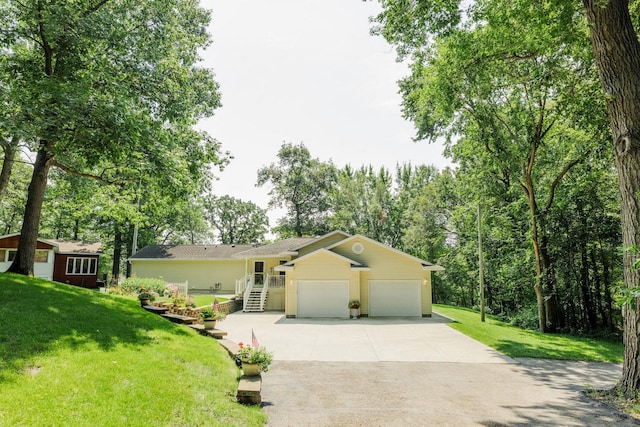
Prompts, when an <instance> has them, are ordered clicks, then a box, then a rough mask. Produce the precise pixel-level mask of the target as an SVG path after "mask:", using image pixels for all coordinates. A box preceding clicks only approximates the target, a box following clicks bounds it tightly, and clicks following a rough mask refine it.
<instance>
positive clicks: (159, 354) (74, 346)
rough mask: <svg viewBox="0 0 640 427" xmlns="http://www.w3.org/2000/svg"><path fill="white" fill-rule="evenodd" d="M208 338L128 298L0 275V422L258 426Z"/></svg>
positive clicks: (258, 414)
mask: <svg viewBox="0 0 640 427" xmlns="http://www.w3.org/2000/svg"><path fill="white" fill-rule="evenodd" d="M239 375H240V371H239V370H238V369H237V368H236V366H235V364H234V363H233V361H232V360H231V359H230V358H229V356H228V355H227V353H226V351H225V350H224V349H223V348H222V347H221V346H220V345H219V344H218V343H217V342H216V340H214V339H211V338H209V337H204V336H201V335H199V334H197V333H196V332H195V331H192V330H191V329H189V328H187V327H184V326H179V325H176V324H173V323H171V322H169V321H167V320H165V319H163V318H162V317H160V316H157V315H155V314H151V313H148V312H146V311H144V310H143V309H142V308H141V307H140V304H139V303H138V302H137V301H134V300H132V299H130V298H125V297H121V296H117V295H109V294H105V293H100V292H97V291H91V290H86V289H82V288H77V287H73V286H68V285H64V284H59V283H53V282H48V281H44V280H39V279H32V278H27V277H24V276H19V275H12V274H6V273H4V274H0V388H1V390H2V391H1V392H0V425H3V426H5V425H6V426H9V425H11V426H20V425H23V426H32V425H47V426H70V425H99V426H123V425H127V426H150V425H157V426H169V425H171V426H187V425H188V426H260V425H263V424H264V423H265V418H266V417H265V415H264V413H263V412H262V411H261V410H260V409H259V408H256V407H247V406H243V405H240V404H238V403H236V402H235V391H236V389H237V381H238V377H239Z"/></svg>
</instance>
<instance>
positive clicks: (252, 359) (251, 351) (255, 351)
mask: <svg viewBox="0 0 640 427" xmlns="http://www.w3.org/2000/svg"><path fill="white" fill-rule="evenodd" d="M238 345H239V346H240V351H238V358H239V359H240V360H241V361H242V362H244V363H255V364H258V365H260V370H261V371H262V372H267V371H268V370H269V365H271V362H272V361H273V354H272V353H271V352H269V351H267V349H266V348H264V347H258V348H255V347H251V346H250V345H244V344H242V343H238Z"/></svg>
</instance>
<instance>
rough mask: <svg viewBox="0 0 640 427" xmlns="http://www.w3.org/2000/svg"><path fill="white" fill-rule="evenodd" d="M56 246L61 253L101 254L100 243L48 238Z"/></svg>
mask: <svg viewBox="0 0 640 427" xmlns="http://www.w3.org/2000/svg"><path fill="white" fill-rule="evenodd" d="M48 242H50V243H53V244H54V245H55V246H57V247H58V253H61V254H101V253H102V244H101V243H88V242H79V241H64V240H48Z"/></svg>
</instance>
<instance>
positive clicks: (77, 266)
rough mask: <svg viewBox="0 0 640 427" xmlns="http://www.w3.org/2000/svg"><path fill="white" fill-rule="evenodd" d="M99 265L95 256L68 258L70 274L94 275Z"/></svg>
mask: <svg viewBox="0 0 640 427" xmlns="http://www.w3.org/2000/svg"><path fill="white" fill-rule="evenodd" d="M97 266H98V263H97V260H96V259H95V258H71V257H70V258H67V274H68V275H74V274H78V275H93V274H96V268H97Z"/></svg>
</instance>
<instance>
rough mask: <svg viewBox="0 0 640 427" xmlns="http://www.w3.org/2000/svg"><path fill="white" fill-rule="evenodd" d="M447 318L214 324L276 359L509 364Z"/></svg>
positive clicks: (237, 318)
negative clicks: (254, 342) (253, 341)
mask: <svg viewBox="0 0 640 427" xmlns="http://www.w3.org/2000/svg"><path fill="white" fill-rule="evenodd" d="M447 322H450V320H449V319H447V318H445V317H442V316H439V315H434V316H433V317H432V318H422V319H420V318H377V319H369V318H361V319H357V320H340V319H287V318H285V317H284V314H282V313H268V312H267V313H241V312H237V313H233V314H232V315H230V316H228V317H227V319H226V320H225V321H224V322H222V323H220V324H219V326H218V327H219V328H220V329H223V330H225V331H227V333H228V335H227V339H230V340H231V341H235V342H243V343H251V330H252V329H253V330H254V332H255V334H256V337H257V338H258V341H259V342H260V344H261V345H263V346H265V347H267V349H269V351H271V352H273V354H274V359H275V360H296V361H304V360H307V361H331V362H458V363H512V362H513V360H511V359H510V358H508V357H506V356H504V355H503V354H501V353H499V352H497V351H495V350H492V349H491V348H489V347H487V346H485V345H483V344H480V343H479V342H477V341H475V340H473V339H471V338H469V337H467V336H466V335H463V334H461V333H460V332H458V331H456V330H454V329H452V328H450V327H448V326H447V325H446V323H447Z"/></svg>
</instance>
